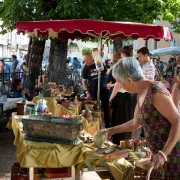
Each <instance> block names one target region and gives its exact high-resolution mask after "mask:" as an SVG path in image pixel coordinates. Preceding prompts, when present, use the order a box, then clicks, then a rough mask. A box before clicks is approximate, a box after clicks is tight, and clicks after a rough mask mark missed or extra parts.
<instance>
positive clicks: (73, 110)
mask: <svg viewBox="0 0 180 180" xmlns="http://www.w3.org/2000/svg"><path fill="white" fill-rule="evenodd" d="M42 98H43V99H44V100H46V101H47V107H48V110H49V112H51V113H52V115H53V116H54V117H60V116H61V115H63V114H69V115H71V116H75V115H79V114H80V113H81V111H82V106H83V102H78V104H77V106H74V107H69V108H68V109H66V108H65V107H63V106H62V105H61V104H58V103H57V101H56V99H55V97H40V96H36V97H34V98H33V103H35V104H37V101H38V100H39V99H42Z"/></svg>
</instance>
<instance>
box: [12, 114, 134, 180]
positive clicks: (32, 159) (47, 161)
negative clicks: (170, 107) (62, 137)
mask: <svg viewBox="0 0 180 180" xmlns="http://www.w3.org/2000/svg"><path fill="white" fill-rule="evenodd" d="M12 128H13V130H14V134H15V140H14V144H15V145H16V146H17V150H16V156H17V160H18V161H19V163H20V165H21V167H34V168H36V167H37V168H61V167H70V166H72V165H77V169H76V170H80V169H81V168H82V167H83V166H84V160H85V158H86V155H87V153H88V152H91V151H92V150H94V148H93V147H91V146H88V145H84V144H80V145H78V146H73V145H62V144H55V143H54V144H53V143H45V142H43V143H42V142H33V141H28V140H24V139H23V136H24V133H23V124H22V122H21V116H18V115H16V113H12ZM88 154H89V153H88ZM99 156H102V155H97V157H99ZM92 163H93V164H94V165H95V166H96V165H98V164H99V161H98V160H95V162H92ZM107 165H108V168H109V171H110V172H111V173H112V175H113V177H114V178H115V180H133V177H134V176H133V167H132V165H131V164H130V163H128V162H127V161H126V160H125V159H123V158H122V159H120V160H117V161H113V162H108V163H107Z"/></svg>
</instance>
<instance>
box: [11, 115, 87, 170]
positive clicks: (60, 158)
mask: <svg viewBox="0 0 180 180" xmlns="http://www.w3.org/2000/svg"><path fill="white" fill-rule="evenodd" d="M12 128H13V130H14V134H15V140H14V144H15V145H16V146H17V150H16V156H17V159H18V161H19V163H20V164H21V166H22V167H41V168H43V167H44V168H45V167H46V168H59V167H70V166H72V165H75V164H78V163H81V162H83V161H84V158H85V157H84V155H83V154H84V152H85V149H86V148H85V146H84V145H83V144H80V145H77V146H73V145H62V144H55V143H54V144H52V143H44V142H43V143H41V142H33V141H27V140H24V139H23V135H24V133H23V131H22V130H23V125H22V123H21V116H17V115H16V113H13V114H12Z"/></svg>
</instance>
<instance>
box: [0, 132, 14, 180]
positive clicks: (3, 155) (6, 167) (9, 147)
mask: <svg viewBox="0 0 180 180" xmlns="http://www.w3.org/2000/svg"><path fill="white" fill-rule="evenodd" d="M0 137H2V134H1V133H0ZM13 141H14V135H13V132H12V131H7V132H5V136H4V139H3V140H1V139H0V180H10V175H11V166H12V164H13V162H16V161H17V160H16V157H15V151H16V147H15V146H14V145H13Z"/></svg>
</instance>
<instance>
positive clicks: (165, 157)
mask: <svg viewBox="0 0 180 180" xmlns="http://www.w3.org/2000/svg"><path fill="white" fill-rule="evenodd" d="M158 152H159V153H160V154H161V155H162V156H163V157H164V159H165V161H167V156H166V155H165V154H164V153H163V152H162V151H160V150H159V151H158Z"/></svg>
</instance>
